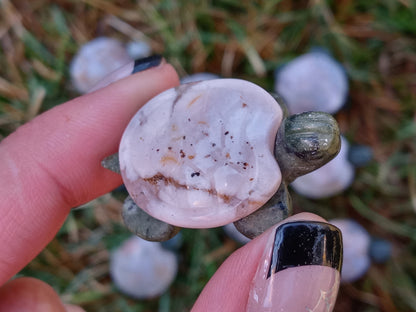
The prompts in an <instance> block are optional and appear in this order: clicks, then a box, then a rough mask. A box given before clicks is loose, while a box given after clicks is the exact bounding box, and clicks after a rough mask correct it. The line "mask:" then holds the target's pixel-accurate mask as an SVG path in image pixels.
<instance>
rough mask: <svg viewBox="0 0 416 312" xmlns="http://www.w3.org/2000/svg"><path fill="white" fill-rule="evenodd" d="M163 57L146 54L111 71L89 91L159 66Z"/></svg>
mask: <svg viewBox="0 0 416 312" xmlns="http://www.w3.org/2000/svg"><path fill="white" fill-rule="evenodd" d="M162 60H163V57H162V56H161V55H159V54H156V55H152V56H148V57H145V58H141V59H137V60H135V61H132V62H130V63H128V64H126V65H124V66H123V67H121V68H119V69H117V70H115V71H113V72H112V73H111V74H110V75H108V76H107V77H105V78H104V79H102V80H101V81H100V82H99V83H98V84H96V85H95V86H94V87H93V88H92V89H91V90H90V91H89V92H93V91H96V90H98V89H101V88H104V87H106V86H108V85H109V84H110V83H113V82H115V81H117V80H120V79H122V78H125V77H127V76H129V75H132V74H135V73H138V72H142V71H145V70H146V69H150V68H152V67H156V66H159V65H160V64H161V63H162Z"/></svg>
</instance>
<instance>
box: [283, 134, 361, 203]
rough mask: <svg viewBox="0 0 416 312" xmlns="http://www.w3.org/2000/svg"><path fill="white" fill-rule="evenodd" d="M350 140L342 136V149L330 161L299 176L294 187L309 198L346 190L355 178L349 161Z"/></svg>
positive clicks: (326, 195) (328, 195)
mask: <svg viewBox="0 0 416 312" xmlns="http://www.w3.org/2000/svg"><path fill="white" fill-rule="evenodd" d="M348 149H349V144H348V141H347V140H346V139H345V138H344V137H343V136H341V150H340V151H339V154H338V155H337V156H336V157H335V158H334V159H332V160H331V161H330V162H329V163H327V164H326V165H324V166H322V167H321V168H318V169H316V170H315V171H312V172H311V173H308V174H305V175H304V176H301V177H299V178H297V179H296V180H295V181H294V182H292V184H291V186H292V187H293V189H294V190H295V191H296V192H297V193H299V194H301V195H303V196H306V197H309V198H315V199H316V198H325V197H330V196H334V195H336V194H338V193H341V192H342V191H344V190H346V189H347V188H348V187H349V186H350V185H351V183H352V182H353V180H354V175H355V169H354V166H353V165H352V164H351V163H350V162H349V161H348Z"/></svg>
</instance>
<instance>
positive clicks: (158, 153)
mask: <svg viewBox="0 0 416 312" xmlns="http://www.w3.org/2000/svg"><path fill="white" fill-rule="evenodd" d="M281 120H282V110H281V108H280V107H279V105H278V104H277V102H276V101H275V100H274V99H273V97H272V96H270V95H269V94H268V93H267V92H266V91H265V90H263V89H261V88H260V87H258V86H257V85H255V84H253V83H250V82H247V81H243V80H237V79H216V80H209V81H204V82H200V83H191V84H185V85H181V86H179V87H177V88H175V89H170V90H167V91H165V92H163V93H162V94H160V95H158V96H156V97H155V98H153V99H152V100H150V101H149V102H148V103H147V104H146V105H145V106H144V107H143V108H142V109H141V110H140V111H139V112H138V113H137V114H136V115H135V116H134V117H133V119H132V121H131V122H130V124H129V125H128V127H127V129H126V131H125V133H124V134H123V138H122V140H121V144H120V149H119V158H120V168H121V173H122V176H123V180H124V182H125V185H126V187H127V190H128V191H129V193H130V195H131V196H132V197H133V199H134V201H135V202H136V203H137V204H138V205H139V206H140V207H141V208H142V209H143V210H145V211H146V212H147V213H149V214H150V215H152V216H153V217H155V218H157V219H160V220H163V221H165V222H167V223H169V224H173V225H177V226H183V227H190V228H207V227H215V226H221V225H225V224H227V223H230V222H233V221H235V220H238V219H240V218H242V217H244V216H247V215H248V214H250V213H252V212H253V211H255V210H256V209H258V208H259V207H261V206H262V205H263V204H264V203H266V202H267V201H268V200H269V199H270V198H271V196H272V195H273V194H274V193H275V192H276V191H277V189H278V187H279V185H280V182H281V173H280V170H279V167H278V165H277V162H276V160H275V158H274V156H273V149H274V143H275V137H276V133H277V129H278V127H279V125H280V123H281Z"/></svg>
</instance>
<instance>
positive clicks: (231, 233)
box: [223, 223, 251, 245]
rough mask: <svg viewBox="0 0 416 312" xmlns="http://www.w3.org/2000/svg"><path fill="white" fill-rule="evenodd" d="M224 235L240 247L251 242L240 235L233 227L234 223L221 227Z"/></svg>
mask: <svg viewBox="0 0 416 312" xmlns="http://www.w3.org/2000/svg"><path fill="white" fill-rule="evenodd" d="M223 229H224V232H225V234H227V235H228V237H229V238H231V239H232V240H234V241H236V242H237V243H239V244H241V245H245V244H247V243H248V242H249V241H251V239H250V238H248V237H247V236H245V235H244V234H241V233H240V232H239V231H238V230H237V228H236V227H235V225H234V223H228V224H226V225H224V226H223Z"/></svg>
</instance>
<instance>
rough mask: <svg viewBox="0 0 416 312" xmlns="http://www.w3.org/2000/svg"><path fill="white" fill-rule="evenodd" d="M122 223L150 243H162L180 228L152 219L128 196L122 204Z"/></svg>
mask: <svg viewBox="0 0 416 312" xmlns="http://www.w3.org/2000/svg"><path fill="white" fill-rule="evenodd" d="M122 216H123V221H124V224H125V225H126V227H127V228H128V229H129V230H130V231H131V232H133V233H134V234H136V235H137V236H139V237H140V238H143V239H145V240H148V241H152V242H163V241H167V240H169V239H171V238H172V237H174V236H175V235H176V234H178V233H179V231H180V228H179V227H176V226H173V225H170V224H167V223H165V222H163V221H160V220H158V219H155V218H153V217H152V216H150V215H149V214H147V213H146V212H145V211H144V210H142V209H141V208H140V207H139V206H137V205H136V203H135V202H134V201H133V199H132V198H131V197H130V196H128V197H127V198H126V200H125V201H124V204H123V211H122Z"/></svg>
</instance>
